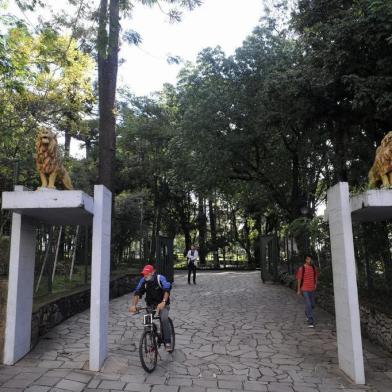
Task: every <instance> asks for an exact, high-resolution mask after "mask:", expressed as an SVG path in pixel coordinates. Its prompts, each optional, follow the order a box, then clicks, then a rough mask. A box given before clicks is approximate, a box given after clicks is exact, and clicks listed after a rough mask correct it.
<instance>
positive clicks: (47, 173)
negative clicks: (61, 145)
mask: <svg viewBox="0 0 392 392" xmlns="http://www.w3.org/2000/svg"><path fill="white" fill-rule="evenodd" d="M35 148H36V151H37V156H36V163H37V169H38V172H39V175H40V177H41V183H42V185H41V187H42V188H51V189H56V186H55V183H56V179H57V177H60V179H61V181H62V183H63V185H64V187H65V189H73V186H72V182H71V178H70V177H69V174H68V173H67V171H66V170H65V168H64V166H63V165H62V162H61V159H60V155H59V151H58V145H57V137H56V135H55V134H54V133H53V132H52V131H51V130H50V129H47V128H41V129H39V131H38V134H37V139H36V142H35Z"/></svg>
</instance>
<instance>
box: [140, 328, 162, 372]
mask: <svg viewBox="0 0 392 392" xmlns="http://www.w3.org/2000/svg"><path fill="white" fill-rule="evenodd" d="M139 357H140V362H141V363H142V366H143V369H144V370H145V371H146V372H148V373H151V372H153V371H154V369H155V368H156V366H157V361H158V347H157V343H156V339H155V336H154V334H153V333H152V332H151V331H144V332H143V335H142V337H141V338H140V343H139Z"/></svg>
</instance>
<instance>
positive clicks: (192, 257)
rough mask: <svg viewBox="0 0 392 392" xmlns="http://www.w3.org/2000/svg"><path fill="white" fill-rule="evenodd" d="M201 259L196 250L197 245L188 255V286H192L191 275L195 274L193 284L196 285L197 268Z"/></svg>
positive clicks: (193, 246) (192, 247)
mask: <svg viewBox="0 0 392 392" xmlns="http://www.w3.org/2000/svg"><path fill="white" fill-rule="evenodd" d="M198 258H199V253H198V251H197V250H196V247H195V245H192V246H191V249H190V250H188V253H187V255H186V260H187V263H188V284H191V273H193V283H194V284H196V266H197V262H198Z"/></svg>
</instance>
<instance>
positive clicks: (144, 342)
mask: <svg viewBox="0 0 392 392" xmlns="http://www.w3.org/2000/svg"><path fill="white" fill-rule="evenodd" d="M141 310H146V312H147V314H145V315H144V316H143V325H144V331H143V334H142V336H141V338H140V342H139V358H140V362H141V364H142V366H143V369H144V370H145V371H146V372H148V373H151V372H153V371H154V370H155V368H156V366H157V362H158V355H159V353H158V349H159V348H160V347H161V345H162V344H163V343H164V339H163V328H162V323H161V319H160V317H159V315H158V316H157V315H156V311H155V309H152V308H149V307H146V308H137V312H138V313H139V312H140V311H141ZM153 320H159V331H158V327H157V325H156V323H154V321H153ZM169 325H170V334H171V350H170V351H169V352H170V353H171V352H173V350H174V345H175V338H176V334H175V331H174V324H173V321H172V319H171V318H170V317H169ZM160 357H161V356H159V358H160Z"/></svg>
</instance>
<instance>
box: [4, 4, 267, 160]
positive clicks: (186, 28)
mask: <svg viewBox="0 0 392 392" xmlns="http://www.w3.org/2000/svg"><path fill="white" fill-rule="evenodd" d="M0 2H1V0H0ZM263 3H264V2H263V0H203V4H202V5H201V6H200V7H197V8H196V9H194V10H193V11H185V10H184V12H183V17H182V21H181V22H179V23H174V24H173V23H170V22H169V20H168V17H167V15H165V13H164V11H165V9H163V10H161V9H159V8H158V7H154V8H150V7H146V6H143V5H141V4H137V5H136V6H135V8H134V10H133V14H132V19H130V20H123V21H122V28H123V31H126V30H128V29H132V30H135V31H137V32H138V33H139V34H140V35H141V37H142V43H141V44H140V45H139V46H137V47H136V46H130V45H129V44H126V43H123V44H122V46H121V50H120V58H121V59H123V60H124V62H123V63H122V64H121V66H120V68H119V72H118V87H119V88H122V87H128V88H129V89H130V91H131V92H133V93H134V94H135V95H149V94H151V93H153V92H155V91H159V90H160V89H161V88H162V86H163V84H164V83H172V84H175V83H176V77H177V74H178V72H179V71H180V69H181V67H182V65H181V64H179V65H174V64H172V65H169V64H168V63H167V57H168V56H169V55H171V56H180V57H181V58H182V59H183V60H184V61H191V62H194V61H195V60H196V57H197V54H198V53H199V52H200V51H201V50H202V49H204V48H206V47H215V46H218V45H220V46H221V48H222V49H223V50H224V52H225V53H226V55H231V54H233V53H234V52H235V49H236V48H238V47H240V46H241V44H242V42H243V41H244V40H245V39H246V37H247V36H248V35H249V34H251V32H252V31H253V29H254V28H255V27H256V26H257V24H258V22H259V20H260V18H261V17H262V15H263V10H264V5H263ZM46 4H49V5H50V4H53V5H54V6H53V7H54V8H57V7H58V8H64V7H65V6H66V5H67V1H66V0H57V1H54V0H47V1H46ZM162 4H163V3H162ZM166 10H168V8H166ZM8 12H10V13H13V14H16V15H17V16H19V17H21V18H24V19H26V18H27V20H28V23H29V24H30V26H33V25H34V24H35V23H36V15H35V14H34V13H29V12H25V13H24V14H22V13H21V12H20V11H19V9H18V8H17V6H16V4H15V0H9V1H8ZM41 12H45V11H41ZM41 16H44V17H46V15H45V13H44V14H42V15H41ZM59 141H60V143H61V138H60V139H59ZM71 155H73V156H75V157H79V158H83V156H84V151H83V150H81V149H80V145H79V144H78V142H77V141H76V140H74V139H73V140H72V141H71Z"/></svg>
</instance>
